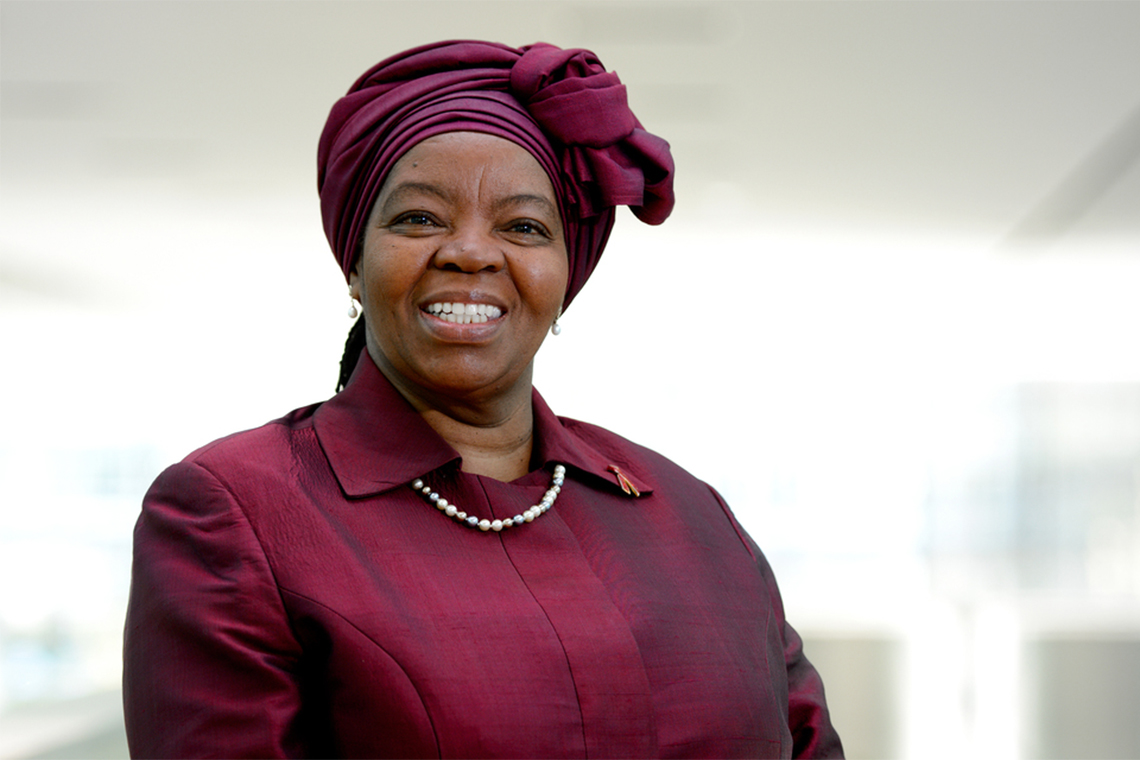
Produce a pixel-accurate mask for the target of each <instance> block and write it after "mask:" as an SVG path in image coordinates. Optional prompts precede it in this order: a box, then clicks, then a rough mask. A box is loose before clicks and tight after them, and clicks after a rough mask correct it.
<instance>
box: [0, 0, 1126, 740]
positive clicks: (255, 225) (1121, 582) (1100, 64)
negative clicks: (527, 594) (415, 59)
mask: <svg viewBox="0 0 1140 760" xmlns="http://www.w3.org/2000/svg"><path fill="white" fill-rule="evenodd" d="M1138 31H1140V3H1135V2H1108V3H1100V2H1047V3H1036V2H1008V3H989V2H949V3H940V2H923V3H917V2H916V3H903V2H889V3H887V2H873V1H872V2H860V3H831V2H651V3H631V2H604V3H603V2H522V1H519V2H304V1H296V2H208V1H201V2H126V1H123V2H100V1H98V0H95V1H88V2H55V1H51V0H40V1H36V2H33V1H31V0H26V1H23V2H21V1H17V0H3V2H2V3H0V73H2V77H3V81H2V86H0V95H2V100H0V221H2V232H0V256H2V258H0V350H2V354H3V362H2V364H0V377H2V382H3V386H2V390H3V398H4V401H5V403H6V404H7V406H6V407H5V410H4V413H3V420H4V421H3V425H2V426H0V509H2V512H0V757H2V758H32V757H40V758H47V757H123V756H125V754H126V746H125V739H124V738H123V729H122V712H121V707H120V705H119V695H118V692H117V689H118V680H119V675H120V651H119V650H120V637H121V628H122V620H123V613H124V607H125V603H126V595H127V590H128V583H129V568H130V551H131V529H132V525H133V523H134V520H135V518H136V515H137V513H138V509H139V502H140V499H141V497H142V494H143V493H144V491H145V490H146V488H147V486H148V485H149V483H150V481H151V480H152V479H153V478H154V477H155V475H157V473H158V472H159V471H160V470H161V469H162V468H163V467H164V466H166V465H167V464H169V463H171V462H173V461H176V460H177V459H179V458H181V457H182V456H184V455H185V454H186V453H188V452H189V451H190V450H192V449H194V448H196V447H197V446H199V445H201V444H203V443H205V442H207V441H209V440H211V439H213V438H216V437H219V436H221V435H223V434H226V433H229V432H232V431H235V430H238V429H242V428H247V427H252V426H255V425H258V424H261V423H262V422H265V421H267V420H269V419H272V418H275V417H278V416H280V415H282V414H283V413H285V412H286V411H288V410H290V409H292V408H294V407H297V406H301V405H303V404H307V403H310V402H313V401H317V400H321V399H323V398H326V397H328V396H329V395H330V394H331V392H332V390H333V388H334V385H335V382H336V374H337V362H338V360H339V357H340V353H341V347H342V345H343V339H344V335H345V333H346V331H347V330H348V327H349V320H348V318H347V317H346V316H345V309H346V308H347V306H348V299H347V297H346V292H345V291H346V288H345V286H344V283H343V280H342V278H341V276H340V273H339V270H338V268H337V266H336V265H335V263H334V261H333V259H332V257H331V256H330V255H329V252H328V248H327V244H326V242H325V240H324V238H323V234H322V230H321V224H320V217H319V211H318V205H317V196H316V178H315V154H316V143H317V137H318V135H319V133H320V130H321V127H322V125H323V123H324V119H325V116H326V114H327V113H328V109H329V107H330V106H331V104H332V103H333V102H334V100H335V99H336V98H337V97H339V96H340V95H341V94H342V93H343V92H344V91H345V90H346V89H347V87H348V86H349V85H350V84H351V83H352V82H353V80H354V79H355V78H356V77H357V76H358V75H359V74H360V73H361V72H362V71H363V70H364V69H366V68H367V67H369V66H370V65H371V64H373V63H375V62H376V61H378V60H380V59H381V58H384V57H386V56H388V55H390V54H392V53H395V52H398V51H400V50H402V49H404V48H407V47H410V46H412V45H416V44H420V43H424V42H429V41H434V40H438V39H446V38H456V37H476V38H486V39H495V40H499V41H503V42H507V43H509V44H512V45H521V44H526V43H529V42H533V41H536V40H544V41H549V42H553V43H555V44H558V45H561V46H563V47H575V46H581V47H588V48H591V49H594V50H595V51H597V52H598V54H599V56H600V58H601V59H602V61H603V62H604V63H605V64H606V65H607V67H608V68H609V69H611V70H616V71H617V72H618V73H619V74H620V75H621V77H622V79H623V80H624V81H625V82H626V84H627V85H628V86H629V97H630V101H631V105H632V106H633V108H634V110H635V111H636V113H637V114H638V116H639V117H640V118H641V120H642V121H643V122H644V123H645V124H646V125H647V127H648V128H649V129H650V130H652V131H654V132H657V133H659V134H661V135H663V136H664V137H666V138H667V139H668V140H669V141H670V142H671V143H672V145H673V147H674V152H675V157H676V162H677V167H678V170H677V199H678V200H677V211H676V213H675V215H674V217H673V219H671V220H670V221H669V222H668V223H667V224H665V225H664V226H663V227H660V228H654V229H646V228H642V227H641V225H639V224H637V223H636V222H635V220H634V219H633V217H632V216H631V215H629V214H628V213H626V212H622V214H621V215H620V217H619V221H618V229H617V231H616V233H615V235H614V237H613V240H612V242H611V245H610V247H609V249H608V252H607V254H606V257H605V258H604V259H603V260H602V263H601V266H600V267H599V269H598V271H597V274H596V275H595V277H594V278H593V280H592V281H591V283H590V285H589V287H587V288H586V290H585V291H584V292H583V293H582V295H581V296H580V297H579V298H578V300H577V301H576V302H575V304H574V306H573V307H572V308H571V309H570V310H569V311H568V313H567V314H566V316H565V317H564V318H563V320H562V325H563V328H564V329H563V333H562V335H561V336H560V337H559V338H558V339H557V340H550V341H548V342H547V345H546V346H545V347H544V348H543V350H542V352H541V353H540V354H539V357H538V363H537V369H536V384H537V385H538V387H539V388H540V389H541V390H542V391H543V393H544V395H545V396H546V398H547V400H548V401H549V402H550V404H551V406H552V407H553V408H554V409H555V410H556V411H557V412H559V413H560V414H563V415H568V416H573V417H579V418H583V419H587V420H590V421H592V422H597V423H601V424H603V425H605V426H607V427H610V428H612V429H614V430H616V431H618V432H620V433H622V434H624V435H626V436H627V437H629V438H632V439H633V440H635V441H638V442H640V443H643V444H647V445H649V446H651V447H653V448H656V449H658V450H659V451H661V452H662V453H664V454H666V455H667V456H670V457H671V458H673V459H675V460H677V461H678V462H680V463H681V464H683V465H684V466H686V467H687V468H689V469H690V470H691V471H692V472H694V473H695V474H697V475H698V476H700V477H702V478H704V479H706V480H708V481H709V482H711V483H713V484H714V485H715V486H716V487H717V488H718V489H720V490H721V491H722V492H723V493H724V494H725V496H726V497H727V499H728V501H729V503H730V504H732V505H733V508H734V509H735V511H736V512H737V514H738V516H739V517H740V519H741V521H742V522H743V523H744V524H745V526H746V527H747V529H748V530H749V531H750V532H751V533H752V535H753V536H754V537H755V538H756V539H757V541H758V542H759V543H760V545H761V546H762V547H763V548H764V549H765V551H766V552H767V554H768V555H769V558H770V560H771V561H772V564H773V565H774V566H775V569H776V572H777V576H778V577H779V579H780V581H781V584H782V588H783V592H784V596H785V601H786V604H787V608H788V614H789V618H790V620H791V622H792V623H793V624H794V625H796V626H797V627H798V628H799V629H800V630H801V632H802V633H803V634H804V635H805V638H806V640H807V652H808V655H809V657H810V658H811V659H812V660H813V661H815V663H816V664H817V666H818V667H819V669H820V670H821V672H822V673H823V676H824V680H825V683H826V685H827V688H828V694H829V701H830V703H831V707H832V712H833V717H834V721H835V723H836V724H837V726H838V728H839V730H840V733H841V734H842V735H843V737H844V740H845V744H846V745H847V749H848V752H849V756H850V757H852V758H923V759H927V758H943V757H945V758H959V757H973V758H1135V757H1140V720H1137V718H1140V350H1137V341H1136V336H1137V331H1138V327H1140V296H1138V294H1140V44H1137V39H1138V37H1137V32H1138ZM615 378H616V379H615Z"/></svg>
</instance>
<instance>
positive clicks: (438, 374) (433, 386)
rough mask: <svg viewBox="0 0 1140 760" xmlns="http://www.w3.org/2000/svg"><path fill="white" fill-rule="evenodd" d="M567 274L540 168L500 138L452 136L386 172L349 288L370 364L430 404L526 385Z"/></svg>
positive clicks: (427, 143)
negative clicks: (360, 313)
mask: <svg viewBox="0 0 1140 760" xmlns="http://www.w3.org/2000/svg"><path fill="white" fill-rule="evenodd" d="M567 276H568V264H567V255H566V243H565V238H564V236H563V231H562V219H561V217H560V215H559V213H558V205H557V200H556V198H555V195H554V189H553V187H552V186H551V184H550V179H549V178H548V177H547V176H546V172H545V171H543V169H542V167H541V166H540V165H539V163H538V162H537V161H536V160H535V159H534V157H533V156H531V155H530V153H528V152H527V151H526V150H524V149H523V148H521V147H519V146H518V145H515V144H514V143H512V142H510V141H508V140H504V139H501V138H498V137H494V136H491V135H484V134H479V133H473V132H454V133H448V134H443V135H437V136H435V137H431V138H428V139H427V140H424V141H423V142H421V143H419V144H418V145H416V146H415V147H413V148H412V149H411V150H409V151H408V152H407V153H406V154H404V156H403V157H402V158H401V159H400V160H399V161H398V162H397V163H396V165H395V166H394V167H393V169H392V171H391V172H390V173H389V175H388V178H387V179H386V180H385V182H384V186H383V187H382V188H381V190H380V195H379V197H377V199H376V205H375V206H374V207H373V209H372V213H371V216H370V218H369V220H368V226H367V228H366V230H365V234H364V246H363V250H362V252H361V256H360V260H359V261H358V262H357V264H356V267H355V268H354V269H353V271H352V274H351V277H350V281H349V282H350V289H351V291H352V293H353V295H354V296H355V297H356V298H358V299H359V300H360V302H361V303H362V304H363V306H364V315H365V317H366V319H367V325H368V332H367V340H368V351H369V354H370V355H371V356H372V358H373V360H374V361H375V362H376V363H377V365H378V366H379V367H380V369H381V371H383V372H384V374H385V375H386V376H387V377H388V378H389V379H390V380H392V381H393V382H394V383H395V384H396V385H397V386H398V387H400V388H401V390H403V391H404V392H405V394H406V393H408V392H411V393H413V394H415V395H417V396H418V397H420V398H421V400H427V401H428V402H429V403H430V400H431V398H432V397H433V396H442V397H444V398H445V399H457V400H459V399H471V400H475V399H477V398H483V397H494V396H495V395H497V394H503V393H505V392H508V391H509V390H511V389H518V388H522V387H526V388H527V389H529V385H530V377H531V361H532V360H533V358H534V355H535V352H537V351H538V347H539V346H540V345H541V344H542V341H543V338H544V337H545V336H546V331H547V330H548V329H549V328H550V325H551V324H552V323H553V322H554V320H555V318H556V317H557V315H558V310H559V307H560V306H561V304H562V298H563V295H564V293H565V291H566V279H567ZM472 312H474V313H472ZM520 382H521V383H523V384H524V386H520V385H519V384H520Z"/></svg>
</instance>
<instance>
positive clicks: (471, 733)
mask: <svg viewBox="0 0 1140 760" xmlns="http://www.w3.org/2000/svg"><path fill="white" fill-rule="evenodd" d="M533 401H534V408H535V456H534V462H533V464H534V468H533V469H532V471H531V472H530V473H529V474H528V475H526V476H524V477H523V478H520V479H519V480H517V481H514V482H512V483H500V482H499V481H496V480H494V479H492V478H486V477H481V476H476V475H472V474H468V473H463V472H461V471H460V470H459V455H458V454H457V453H456V452H455V451H454V450H453V449H452V448H451V447H450V446H449V445H448V444H447V443H446V442H445V441H443V439H441V438H440V437H439V436H438V435H436V434H435V432H434V431H433V430H432V429H431V428H430V427H429V426H428V425H427V423H426V422H425V421H424V420H423V419H422V418H421V417H420V416H419V415H418V414H416V412H415V410H414V409H412V407H411V406H410V405H409V404H408V403H407V402H406V401H405V400H404V399H403V398H402V397H401V396H400V395H399V394H398V393H397V392H396V390H395V389H394V388H393V387H392V386H391V384H390V383H389V382H388V381H387V380H386V379H385V378H384V377H383V375H381V374H380V372H379V370H377V369H376V366H375V365H374V364H373V362H372V361H371V359H369V358H368V356H367V354H365V355H364V356H363V357H362V358H361V361H360V363H359V365H358V366H357V369H356V372H355V373H354V375H353V377H352V380H351V381H350V383H349V385H348V387H347V388H346V389H345V390H344V391H343V392H341V393H340V394H338V395H337V396H335V397H334V398H332V399H331V400H329V401H327V402H325V403H324V404H322V405H316V406H312V407H307V408H303V409H299V410H297V411H294V412H292V413H291V414H289V415H287V416H286V417H284V418H282V419H280V420H277V421H275V422H272V423H270V424H268V425H265V426H264V427H261V428H259V429H256V430H252V431H247V432H244V433H239V434H236V435H234V436H230V437H229V438H225V439H222V440H220V441H217V442H215V443H213V444H210V445H209V446H206V447H204V448H203V449H201V450H199V451H197V452H195V453H193V454H191V455H190V456H189V457H187V458H186V460H184V461H183V462H182V463H180V464H177V465H175V466H173V467H171V468H170V469H168V470H167V471H166V472H165V473H163V474H162V475H161V476H160V477H159V478H158V480H157V481H156V482H155V484H154V486H153V487H152V488H151V490H150V492H149V493H148V494H147V496H146V499H145V501H144V506H143V512H142V516H141V517H140V519H139V522H138V526H137V528H136V530H135V554H134V567H133V575H132V584H131V597H130V604H129V609H128V617H127V627H126V645H125V667H124V682H123V688H124V700H125V707H126V721H127V723H126V725H127V736H128V739H129V741H130V747H131V753H132V755H133V756H135V757H205V756H213V757H376V758H380V757H405V758H418V757H517V758H526V757H529V758H538V757H541V758H555V757H599V758H615V757H721V758H728V757H753V758H756V757H792V756H796V757H839V756H841V753H842V750H841V747H840V744H839V739H838V737H837V736H836V734H835V731H834V729H833V728H832V726H831V723H830V720H829V717H828V712H827V707H826V703H825V699H824V692H823V685H822V683H821V682H820V679H819V676H818V674H817V673H816V671H815V670H814V669H813V668H812V666H811V664H810V663H809V662H808V660H807V659H805V657H804V654H803V651H802V648H801V642H800V638H799V637H798V636H797V635H796V632H795V630H793V629H792V627H791V626H790V625H788V624H787V622H786V621H785V619H784V610H783V606H782V604H781V601H780V596H779V592H778V590H777V587H776V581H775V579H774V577H773V575H772V571H771V568H770V567H769V566H768V563H767V562H766V561H765V559H764V556H763V555H762V554H761V553H760V550H759V549H757V548H756V546H755V544H754V543H753V542H752V540H751V539H750V538H749V537H748V536H747V535H746V534H745V533H744V531H743V530H742V529H741V527H740V526H739V525H738V524H737V523H736V521H735V519H734V518H733V516H732V514H731V512H730V511H729V510H728V507H727V506H726V505H725V504H724V502H723V501H722V500H721V499H720V497H719V496H718V495H717V494H716V492H715V491H714V490H713V489H712V488H710V487H709V486H708V485H706V484H705V483H703V482H701V481H699V480H697V479H696V478H694V477H693V476H692V475H690V474H688V473H687V472H685V471H684V470H682V469H681V468H679V467H677V466H676V465H675V464H673V463H672V462H670V461H668V460H667V459H665V458H663V457H661V456H660V455H658V454H655V453H654V452H652V451H649V450H647V449H644V448H642V447H640V446H636V445H634V444H632V443H630V442H628V441H626V440H624V439H622V438H620V437H618V436H616V435H614V434H613V433H610V432H608V431H606V430H603V429H602V428H598V427H595V426H593V425H588V424H585V423H581V422H576V421H573V420H569V419H563V418H558V417H555V416H554V415H553V414H552V413H551V411H550V409H549V408H548V407H547V406H546V404H545V403H544V402H543V401H542V398H541V396H539V395H538V394H537V393H535V394H534V396H533ZM555 462H561V463H563V464H565V465H566V467H567V474H566V482H565V484H564V486H563V488H562V492H561V494H560V495H559V497H558V501H557V502H556V503H555V506H554V508H553V509H551V510H550V511H549V512H547V513H546V514H544V515H542V516H541V517H539V518H538V519H536V520H535V521H534V522H532V523H527V524H524V525H520V526H517V527H513V528H509V529H508V530H506V531H504V532H503V533H482V532H480V531H478V530H477V529H471V528H467V527H465V526H463V525H460V524H458V523H456V522H455V521H454V520H452V519H450V518H448V517H447V516H445V515H443V514H441V513H440V512H439V511H438V510H437V509H435V508H434V507H433V506H431V505H430V504H428V503H426V502H425V500H424V499H423V498H422V496H421V495H419V494H418V493H416V492H414V491H413V490H412V489H411V488H410V487H409V485H408V484H409V483H410V482H411V481H412V480H413V479H415V478H417V477H422V478H423V479H424V480H425V481H426V482H427V483H429V484H430V485H432V487H433V488H435V489H437V490H438V491H439V492H440V493H441V494H443V495H444V497H445V498H447V499H449V500H450V501H452V502H454V503H456V504H458V505H460V507H461V508H463V509H466V510H468V511H470V512H472V513H474V514H478V515H480V516H486V517H490V518H494V517H499V518H504V517H510V516H512V515H514V514H517V513H519V512H521V511H523V510H524V509H526V508H527V507H528V506H529V505H531V504H534V503H537V501H538V500H539V499H541V498H542V494H543V492H544V491H545V489H546V488H547V487H548V486H549V484H550V473H551V470H552V468H553V464H554V463H555ZM611 467H617V468H618V469H620V470H621V472H622V473H623V474H624V476H625V477H626V478H627V479H628V481H630V482H631V483H632V484H633V485H634V486H635V487H636V489H637V490H638V491H639V492H640V496H637V497H634V496H633V495H632V493H626V492H625V491H624V490H623V488H622V487H621V482H620V480H619V479H618V478H617V477H616V476H615V473H614V472H613V471H612V470H611V469H610V468H611Z"/></svg>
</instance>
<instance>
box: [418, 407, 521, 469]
mask: <svg viewBox="0 0 1140 760" xmlns="http://www.w3.org/2000/svg"><path fill="white" fill-rule="evenodd" d="M525 406H526V409H525V410H523V409H520V410H518V412H517V413H516V414H512V415H510V416H509V417H507V418H506V419H503V420H502V421H500V422H498V423H495V424H491V425H473V424H470V423H468V422H465V421H463V420H460V419H456V418H454V417H452V416H450V415H448V414H447V413H446V412H443V411H440V410H436V409H423V410H420V415H421V416H422V417H423V418H424V420H425V421H426V422H427V423H428V424H429V425H431V427H432V429H433V430H435V432H437V433H439V435H440V437H441V438H443V440H445V441H447V442H448V443H449V444H451V447H452V448H453V449H455V450H456V451H458V452H459V454H460V456H462V457H463V465H462V469H463V471H464V472H470V473H473V474H475V475H486V476H488V477H492V478H494V479H496V480H501V481H503V482H504V483H509V482H510V481H512V480H515V479H517V478H521V477H522V476H523V475H525V474H526V473H527V472H528V470H529V469H530V456H531V449H532V444H533V441H534V436H533V433H534V418H533V413H532V411H531V405H530V399H529V397H528V399H527V403H526V405H525Z"/></svg>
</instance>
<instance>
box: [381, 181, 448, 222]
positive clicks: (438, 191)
mask: <svg viewBox="0 0 1140 760" xmlns="http://www.w3.org/2000/svg"><path fill="white" fill-rule="evenodd" d="M419 194H425V195H434V196H435V197H436V198H439V199H440V200H441V201H444V202H447V201H450V200H451V196H450V195H448V193H447V191H446V190H444V189H443V188H441V187H438V186H436V185H432V184H429V183H426V182H412V181H408V182H401V183H400V184H398V185H396V187H395V188H394V189H393V190H392V192H390V193H389V194H388V197H387V198H385V199H384V205H383V206H381V209H380V210H381V214H382V215H387V213H388V212H389V208H390V206H392V205H393V204H394V203H397V202H400V201H403V200H404V198H405V197H407V196H415V195H419Z"/></svg>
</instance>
